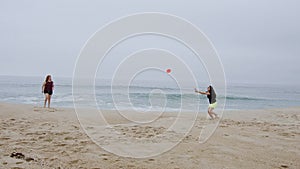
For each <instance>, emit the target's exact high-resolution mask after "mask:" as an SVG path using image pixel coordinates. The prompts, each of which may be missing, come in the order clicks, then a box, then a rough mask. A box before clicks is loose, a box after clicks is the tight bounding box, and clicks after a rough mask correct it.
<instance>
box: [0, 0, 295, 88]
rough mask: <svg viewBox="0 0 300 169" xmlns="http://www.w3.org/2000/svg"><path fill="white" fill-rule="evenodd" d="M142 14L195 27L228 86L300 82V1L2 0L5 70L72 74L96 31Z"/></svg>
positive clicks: (0, 51) (0, 69) (0, 47)
mask: <svg viewBox="0 0 300 169" xmlns="http://www.w3.org/2000/svg"><path fill="white" fill-rule="evenodd" d="M139 12H163V13H169V14H172V15H177V16H179V17H182V18H185V19H186V20H188V21H190V22H192V23H193V24H194V25H196V26H197V27H198V28H199V29H200V30H202V31H203V32H204V33H205V34H206V35H207V36H208V38H209V39H210V40H211V41H212V43H213V44H214V46H215V48H216V49H217V51H218V53H219V57H220V59H221V61H222V63H223V65H224V70H225V73H226V79H227V82H229V83H230V82H238V83H276V84H277V83H288V84H300V78H299V73H300V66H299V63H300V22H299V20H300V1H298V0H263V1H261V0H251V1H250V0H249V1H246V0H209V1H200V0H193V1H175V0H164V1H160V0H159V1H156V0H152V1H149V0H135V1H130V0H127V1H116V0H109V1H101V0H98V1H85V0H82V1H77V0H64V1H63V0H46V1H39V0H36V1H33V0H26V1H25V0H23V1H22V0H0V57H1V62H0V75H18V76H45V75H46V74H48V73H51V74H52V75H53V76H67V77H71V76H72V75H73V70H74V65H75V63H76V58H77V56H78V54H79V52H80V50H81V48H82V47H83V45H84V44H85V42H86V41H87V40H88V38H89V37H90V36H91V35H92V34H93V33H95V32H96V31H97V30H98V29H99V28H101V27H102V26H104V25H105V24H107V23H109V22H111V21H112V20H115V19H117V18H120V17H123V16H126V15H130V14H133V13H139ZM112 62H113V61H112ZM107 63H108V64H109V63H110V62H107ZM112 64H114V63H112Z"/></svg>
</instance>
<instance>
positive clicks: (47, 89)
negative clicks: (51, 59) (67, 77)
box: [42, 75, 54, 108]
mask: <svg viewBox="0 0 300 169" xmlns="http://www.w3.org/2000/svg"><path fill="white" fill-rule="evenodd" d="M53 88H54V84H53V81H52V80H51V75H47V76H46V80H45V82H44V83H43V86H42V93H44V94H45V102H44V108H45V107H46V103H47V101H48V108H50V101H51V95H52V93H53Z"/></svg>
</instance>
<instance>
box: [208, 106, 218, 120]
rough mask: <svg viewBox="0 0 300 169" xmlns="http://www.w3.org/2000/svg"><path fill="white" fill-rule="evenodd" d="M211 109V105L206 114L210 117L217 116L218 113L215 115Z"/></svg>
mask: <svg viewBox="0 0 300 169" xmlns="http://www.w3.org/2000/svg"><path fill="white" fill-rule="evenodd" d="M213 110H214V108H211V107H209V108H208V114H209V116H210V117H211V118H212V119H214V118H218V115H217V114H216V113H215V112H213Z"/></svg>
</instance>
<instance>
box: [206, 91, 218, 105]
mask: <svg viewBox="0 0 300 169" xmlns="http://www.w3.org/2000/svg"><path fill="white" fill-rule="evenodd" d="M208 92H209V93H210V95H207V98H208V101H209V104H214V103H215V102H216V101H217V99H216V97H217V95H216V93H215V90H214V89H213V87H210V91H208Z"/></svg>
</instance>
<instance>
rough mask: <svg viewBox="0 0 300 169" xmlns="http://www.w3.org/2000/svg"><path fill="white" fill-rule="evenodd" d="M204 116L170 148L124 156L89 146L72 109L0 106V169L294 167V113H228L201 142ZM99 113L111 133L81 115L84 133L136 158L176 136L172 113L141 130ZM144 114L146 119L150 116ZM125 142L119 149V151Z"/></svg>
mask: <svg viewBox="0 0 300 169" xmlns="http://www.w3.org/2000/svg"><path fill="white" fill-rule="evenodd" d="M87 111H88V110H87ZM129 114H130V112H129ZM204 114H205V113H202V116H200V117H198V119H197V120H196V123H195V124H194V126H193V128H192V130H191V132H190V133H188V134H187V135H186V136H185V137H184V139H183V140H182V141H181V142H180V143H179V144H178V145H177V146H175V147H174V148H172V149H171V150H170V151H167V152H165V153H163V154H160V155H157V156H154V157H149V158H131V157H120V156H117V155H115V154H113V153H110V152H108V151H105V150H104V149H103V148H101V147H100V146H98V145H97V144H95V143H94V142H93V141H92V140H91V139H90V138H89V137H88V136H87V135H86V134H85V132H84V130H83V128H82V127H81V126H80V123H79V121H78V119H77V116H76V113H75V111H74V110H73V109H66V108H54V109H47V108H46V109H44V108H39V107H34V106H31V105H16V104H8V103H0V119H1V122H0V128H1V133H0V147H1V149H0V168H9V169H11V168H15V169H17V168H24V169H25V168H26V169H27V168H94V169H96V168H101V169H102V168H104V169H105V168H111V169H115V168H116V169H117V168H166V169H167V168H170V169H175V168H195V169H199V168H204V169H205V168H212V169H219V168H220V169H221V168H228V169H231V168H239V169H240V168H262V169H268V168H270V169H271V168H272V169H273V168H294V169H299V168H300V130H299V129H300V108H286V109H272V110H249V111H227V112H225V113H224V115H223V117H222V119H221V121H220V124H219V127H218V128H217V130H216V131H215V132H214V134H213V135H212V137H210V139H209V140H208V141H207V142H206V143H204V144H200V143H199V133H200V132H201V129H203V126H205V125H207V123H210V121H206V120H205V119H206V118H205V117H204V116H203V115H204ZM104 115H105V118H106V119H107V120H108V122H109V123H110V124H111V128H113V129H114V130H113V131H112V129H111V128H109V127H104V128H101V129H100V128H97V126H95V125H94V126H93V120H95V119H88V118H87V119H86V120H87V121H89V120H90V126H86V128H84V129H85V130H89V129H90V130H92V131H94V133H97V132H95V131H101V132H98V134H99V133H100V135H99V136H98V137H99V140H97V141H99V142H101V144H103V145H105V146H106V147H108V148H112V149H113V148H116V147H117V146H118V144H124V145H129V143H134V145H136V147H135V146H129V147H128V149H130V151H133V152H136V153H141V152H139V151H140V149H141V146H142V145H139V143H140V142H142V143H144V144H143V146H145V145H147V146H151V145H152V146H153V144H154V143H160V142H166V143H170V142H171V143H172V142H173V141H174V140H176V139H178V137H182V135H180V133H176V132H174V131H171V130H168V129H167V127H166V126H168V125H170V124H172V121H174V119H175V118H176V115H175V114H174V113H173V114H172V113H168V114H164V115H162V116H160V117H159V118H158V119H156V120H155V121H154V122H153V123H145V124H142V125H134V124H133V123H130V122H129V121H128V120H126V119H124V118H122V117H121V116H119V115H118V114H117V112H115V111H105V112H104ZM145 116H148V117H147V118H149V119H151V113H148V114H146V115H145ZM179 121H185V120H182V119H179ZM185 122H186V121H185ZM214 122H215V121H212V123H214ZM115 132H117V133H118V134H119V136H115V135H114V134H115ZM91 133H93V132H91ZM163 133H165V134H164V135H163V136H162V137H156V136H157V135H160V134H163ZM121 135H123V136H126V138H130V139H127V140H126V139H124V138H123V137H121ZM151 138H153V139H152V140H151V141H149V139H151ZM147 141H148V142H147ZM135 142H136V143H135ZM124 145H123V146H122V147H121V149H122V148H124V151H126V149H125V148H126V147H125V146H124ZM149 151H150V150H149Z"/></svg>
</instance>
